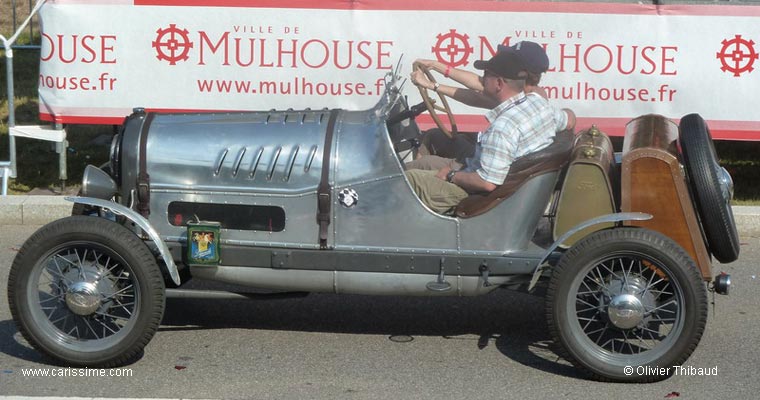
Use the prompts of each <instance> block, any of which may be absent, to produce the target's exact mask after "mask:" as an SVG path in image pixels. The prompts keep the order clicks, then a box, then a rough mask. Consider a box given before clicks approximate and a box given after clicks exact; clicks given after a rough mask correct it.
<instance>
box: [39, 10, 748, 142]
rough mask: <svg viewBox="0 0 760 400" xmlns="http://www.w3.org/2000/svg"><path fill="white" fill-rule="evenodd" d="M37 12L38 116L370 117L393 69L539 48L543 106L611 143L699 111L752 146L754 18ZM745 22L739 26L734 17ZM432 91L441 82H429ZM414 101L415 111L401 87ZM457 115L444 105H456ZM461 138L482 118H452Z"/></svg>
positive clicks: (115, 119) (719, 134) (717, 130)
mask: <svg viewBox="0 0 760 400" xmlns="http://www.w3.org/2000/svg"><path fill="white" fill-rule="evenodd" d="M283 3H285V2H281V1H276V0H258V1H257V0H220V1H213V0H185V1H177V0H156V1H147V0H146V1H123V0H110V1H109V0H101V1H78V0H59V1H48V3H47V4H46V5H45V6H43V8H42V10H41V21H42V32H43V36H42V49H41V60H40V81H39V89H40V90H39V95H40V115H41V117H42V118H43V119H45V120H49V121H58V122H62V123H105V124H119V123H121V121H122V119H123V117H124V116H126V115H127V114H129V113H130V111H131V110H132V108H134V107H144V108H146V109H149V110H187V111H195V110H220V111H221V110H268V109H273V108H275V109H286V108H295V109H302V108H306V107H311V108H324V107H330V108H333V107H340V108H346V109H362V108H368V107H371V106H372V105H373V104H374V103H375V102H376V101H377V99H378V94H379V92H380V91H381V90H382V77H383V75H384V74H385V73H386V72H388V71H389V70H391V69H392V68H393V67H394V66H395V65H396V63H397V62H398V61H399V59H401V58H402V55H403V65H405V66H406V69H405V73H407V72H410V70H411V63H412V62H413V61H414V59H416V58H432V59H436V58H437V59H439V60H441V61H444V62H447V63H449V64H451V65H453V66H455V67H458V68H465V69H472V63H473V62H474V61H475V60H478V59H487V58H490V57H491V56H492V55H493V53H494V51H495V50H496V48H497V45H499V44H510V43H516V42H518V41H521V40H531V41H535V42H538V43H540V44H542V45H544V46H545V48H546V51H547V54H548V55H549V59H550V64H551V68H550V70H549V72H547V73H546V74H545V75H544V77H543V79H542V81H541V85H542V86H544V88H545V89H546V90H547V92H548V94H549V97H550V99H551V101H552V102H554V103H555V104H557V105H558V106H560V107H568V108H571V109H573V110H574V111H575V113H576V114H577V115H578V117H579V124H578V126H579V128H583V127H585V126H588V125H590V124H592V123H594V124H596V125H597V126H599V127H600V128H602V129H603V130H605V131H606V132H608V133H610V134H613V135H620V134H622V133H623V129H624V126H625V123H626V122H627V121H628V120H630V119H631V118H634V117H636V116H639V115H641V114H649V113H656V114H662V115H665V116H666V117H669V118H672V119H674V120H677V119H679V118H680V117H682V116H683V115H686V114H689V113H693V112H698V113H700V114H701V115H702V116H703V117H704V118H705V119H706V120H707V121H708V124H709V125H710V127H711V129H712V133H713V137H714V138H729V139H741V140H760V114H758V113H757V112H756V111H755V110H756V107H755V104H754V101H753V97H754V95H755V94H756V93H760V72H758V71H755V65H756V64H757V63H758V53H757V45H756V43H755V42H756V41H760V7H746V6H741V7H740V6H735V7H732V6H709V5H708V6H692V5H689V6H654V5H636V4H604V3H601V4H600V3H532V2H531V3H513V2H494V1H474V0H444V1H433V0H406V1H401V0H364V1H361V2H356V1H351V0H332V1H319V0H295V1H289V2H287V3H289V4H288V5H283ZM739 14H741V15H739ZM437 78H439V79H440V80H441V81H442V82H445V78H443V77H441V76H438V77H437ZM405 90H406V92H407V94H408V95H409V98H410V102H411V103H416V102H418V101H420V97H419V93H417V92H416V88H415V87H414V86H413V85H411V84H410V83H408V84H407V85H405ZM453 103H455V102H453ZM452 105H453V106H454V111H455V113H456V115H457V117H458V121H459V122H460V130H478V129H481V128H482V127H483V126H484V125H485V120H484V119H483V117H482V116H483V111H482V110H478V109H473V108H469V107H466V106H463V105H460V104H452Z"/></svg>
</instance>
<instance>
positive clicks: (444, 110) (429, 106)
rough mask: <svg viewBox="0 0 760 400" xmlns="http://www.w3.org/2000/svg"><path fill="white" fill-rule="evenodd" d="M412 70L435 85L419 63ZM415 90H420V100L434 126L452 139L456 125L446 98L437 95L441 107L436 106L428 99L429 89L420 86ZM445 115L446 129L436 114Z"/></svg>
mask: <svg viewBox="0 0 760 400" xmlns="http://www.w3.org/2000/svg"><path fill="white" fill-rule="evenodd" d="M412 68H413V70H414V71H417V70H420V71H422V72H423V73H424V74H425V76H426V77H427V78H428V79H429V80H430V82H433V83H436V81H435V78H433V74H431V73H430V69H428V67H426V66H425V65H423V64H421V63H414V64H413V65H412ZM417 88H418V89H419V90H420V95H421V96H422V100H423V101H424V102H425V106H426V107H427V109H428V112H429V113H430V116H431V117H433V121H434V122H435V124H436V125H438V128H440V129H441V131H443V133H445V134H446V136H448V137H449V138H452V139H453V138H454V135H456V134H457V132H458V131H457V123H456V121H454V113H452V112H451V107H449V102H448V101H446V97H447V96H445V95H444V94H442V93H438V92H436V93H437V94H438V98H439V99H440V100H441V104H443V106H439V105H437V104H436V101H435V100H434V99H432V98H431V97H430V94H429V93H428V91H429V90H430V89H427V88H424V87H422V86H417ZM439 111H440V112H442V113H446V116H447V117H448V120H449V126H450V128H449V127H447V126H446V125H445V124H444V123H443V121H442V120H441V118H440V117H439V116H438V112H439Z"/></svg>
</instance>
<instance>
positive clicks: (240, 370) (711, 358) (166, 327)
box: [0, 226, 760, 400]
mask: <svg viewBox="0 0 760 400" xmlns="http://www.w3.org/2000/svg"><path fill="white" fill-rule="evenodd" d="M34 229H35V227H27V226H13V227H8V226H6V227H4V228H3V230H2V231H0V281H1V284H0V292H1V293H0V395H21V396H80V397H170V398H259V399H267V398H273V399H304V398H309V399H334V398H350V399H376V398H383V399H427V398H448V399H451V398H467V399H470V398H479V399H506V398H515V399H518V398H519V399H532V398H540V399H544V398H552V399H554V398H563V399H564V398H566V399H602V398H625V399H629V398H630V399H663V398H679V399H711V400H712V399H729V398H730V399H756V398H757V392H758V391H760V373H759V372H758V368H760V367H758V363H757V360H759V359H760V346H758V345H757V343H758V342H760V340H758V333H759V332H760V329H758V328H760V323H759V322H758V321H759V319H758V317H759V316H760V310H759V308H758V302H757V299H758V298H760V268H758V266H757V260H759V259H760V239H758V238H757V237H745V238H742V255H741V258H740V260H739V261H737V262H735V263H732V264H729V265H722V266H720V265H719V266H718V268H716V272H719V270H723V271H725V272H727V273H730V274H731V275H732V277H733V283H734V285H733V287H732V293H731V295H730V296H729V297H726V296H717V297H716V299H715V300H716V304H715V312H713V310H712V308H711V310H710V311H711V314H710V317H709V319H708V325H707V330H706V331H705V334H704V336H703V337H702V341H701V343H700V345H699V347H698V348H697V350H696V351H695V352H694V354H693V355H692V357H691V358H690V359H689V361H688V362H687V365H688V366H693V367H695V368H705V369H710V368H715V367H717V373H718V375H717V376H683V375H682V376H674V377H671V378H670V379H668V380H666V381H664V382H659V383H654V384H607V383H598V382H593V381H588V380H585V379H584V378H583V377H582V376H581V375H580V374H579V373H578V371H577V370H576V369H574V368H573V367H571V366H570V365H569V364H568V363H567V362H565V361H564V360H561V359H558V357H557V356H556V354H555V353H554V352H553V351H552V348H553V345H552V344H551V343H550V340H549V337H548V333H547V330H546V325H545V322H544V320H543V301H542V298H539V297H534V296H528V295H524V294H519V293H512V292H508V291H499V292H496V293H494V294H492V295H488V296H484V297H479V298H464V299H458V298H446V299H420V298H407V297H367V296H334V295H310V296H308V297H305V298H298V299H284V300H267V301H247V300H234V301H230V300H187V299H171V300H169V301H168V304H167V308H166V313H165V317H164V320H163V323H162V325H161V328H160V329H159V331H158V333H157V334H156V336H155V337H154V338H153V340H152V341H151V342H150V344H149V345H148V346H147V348H146V349H145V352H144V355H143V356H142V357H141V358H140V359H139V360H137V361H136V362H135V363H133V364H132V365H129V366H127V367H126V368H130V369H131V371H130V373H131V376H127V377H92V376H91V377H72V376H68V377H28V376H24V373H25V371H28V370H25V369H28V368H46V369H47V370H48V371H52V370H53V369H58V368H60V367H57V366H54V365H50V364H49V363H48V362H47V361H46V360H45V359H44V358H43V357H42V356H40V355H39V354H38V353H37V352H36V351H34V350H33V349H32V348H31V347H30V346H29V345H28V344H27V343H26V342H25V341H24V340H23V339H22V338H21V336H20V335H19V334H18V332H17V331H16V328H15V326H14V324H13V321H12V319H11V317H10V312H9V310H8V305H7V293H6V284H7V277H8V269H9V267H10V263H11V261H12V258H13V257H14V256H15V253H16V249H17V248H18V247H19V246H20V245H21V243H22V242H23V241H24V240H25V239H26V237H27V236H29V235H30V234H31V233H32V232H33V231H34ZM107 373H117V374H119V373H127V371H116V370H114V371H107ZM64 374H65V372H64Z"/></svg>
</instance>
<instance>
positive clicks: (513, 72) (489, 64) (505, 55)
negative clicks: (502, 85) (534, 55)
mask: <svg viewBox="0 0 760 400" xmlns="http://www.w3.org/2000/svg"><path fill="white" fill-rule="evenodd" d="M473 66H475V68H476V69H479V70H485V71H488V72H490V73H492V74H494V75H497V76H500V77H502V78H506V79H525V74H524V73H523V71H525V70H526V67H525V65H524V64H523V63H522V62H521V61H520V59H519V58H518V57H516V56H515V54H514V53H511V52H497V53H496V55H494V56H493V57H491V59H490V60H487V61H486V60H478V61H475V62H474V63H473Z"/></svg>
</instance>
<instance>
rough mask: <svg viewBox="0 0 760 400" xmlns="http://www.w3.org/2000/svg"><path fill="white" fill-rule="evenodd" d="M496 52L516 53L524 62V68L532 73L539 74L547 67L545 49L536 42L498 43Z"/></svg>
mask: <svg viewBox="0 0 760 400" xmlns="http://www.w3.org/2000/svg"><path fill="white" fill-rule="evenodd" d="M496 52H497V54H498V53H502V52H505V53H514V54H516V55H517V57H518V58H520V60H522V62H523V64H525V69H526V70H528V71H529V72H532V73H534V74H541V73H544V72H546V70H548V69H549V57H547V55H546V50H544V48H543V47H542V46H541V45H540V44H538V43H536V42H530V41H527V40H523V41H522V42H517V43H515V44H513V45H512V46H505V45H503V44H500V45H499V46H498V47H497V49H496Z"/></svg>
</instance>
